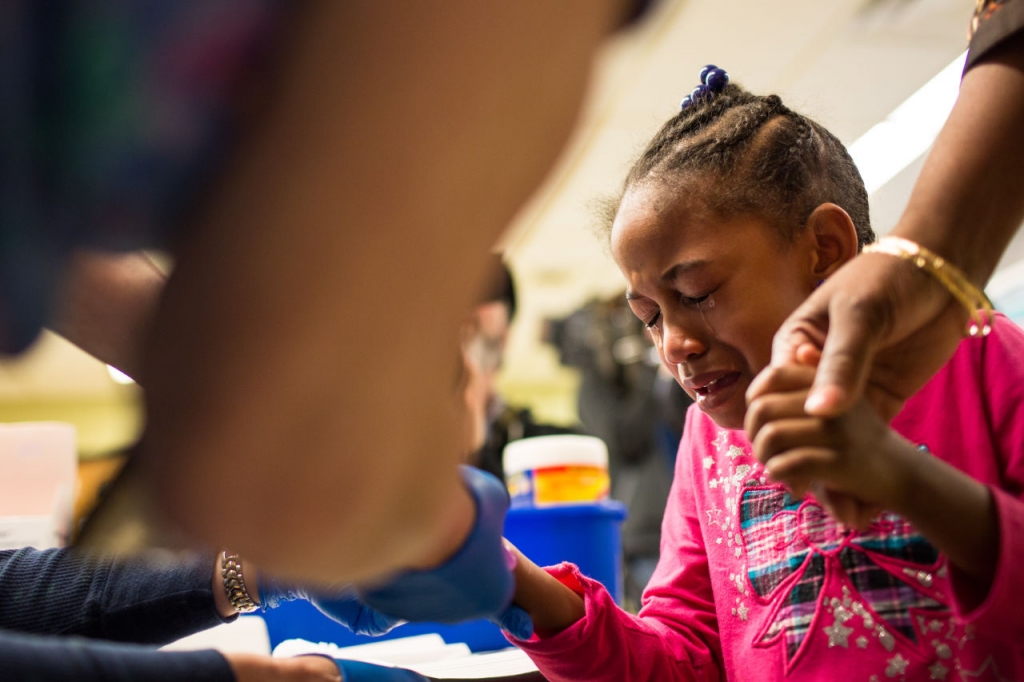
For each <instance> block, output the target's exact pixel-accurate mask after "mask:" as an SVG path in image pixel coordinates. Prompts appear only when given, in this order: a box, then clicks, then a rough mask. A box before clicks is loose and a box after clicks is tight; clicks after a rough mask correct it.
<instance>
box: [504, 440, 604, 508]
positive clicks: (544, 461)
mask: <svg viewBox="0 0 1024 682" xmlns="http://www.w3.org/2000/svg"><path fill="white" fill-rule="evenodd" d="M503 466H504V469H505V480H506V481H508V491H509V495H511V497H512V508H513V509H516V508H519V507H545V506H549V505H561V504H577V503H581V502H600V501H601V500H606V499H608V488H609V479H608V448H607V447H606V446H605V444H604V441H602V440H601V439H600V438H594V437H593V436H576V435H557V436H538V437H536V438H523V439H522V440H515V441H512V442H511V443H509V444H508V445H506V446H505V451H504V454H503Z"/></svg>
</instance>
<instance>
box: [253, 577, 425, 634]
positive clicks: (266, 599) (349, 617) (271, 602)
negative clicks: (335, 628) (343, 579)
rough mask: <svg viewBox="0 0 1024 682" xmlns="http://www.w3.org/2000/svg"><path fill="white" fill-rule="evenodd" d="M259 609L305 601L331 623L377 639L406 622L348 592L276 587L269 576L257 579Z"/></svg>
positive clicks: (277, 585)
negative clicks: (384, 612)
mask: <svg viewBox="0 0 1024 682" xmlns="http://www.w3.org/2000/svg"><path fill="white" fill-rule="evenodd" d="M259 592H260V608H261V609H263V611H267V610H268V609H273V608H276V607H277V606H278V605H279V604H280V603H281V602H286V601H294V600H296V599H305V600H306V601H308V602H309V603H310V604H312V605H313V606H315V607H316V608H317V609H319V610H320V612H321V613H322V614H324V615H325V616H327V617H328V618H330V619H331V620H334V621H337V622H338V623H341V624H342V625H344V626H345V627H347V628H348V629H349V630H351V631H352V632H354V633H356V634H357V635H370V636H371V637H376V636H377V635H383V634H384V633H385V632H389V631H390V630H392V629H394V628H395V627H397V626H399V625H401V624H402V623H404V622H405V621H403V620H400V619H398V618H392V617H391V616H386V615H384V614H383V613H381V612H380V611H377V610H375V609H372V608H370V607H369V606H367V605H366V604H364V603H362V602H361V601H359V597H357V596H356V594H355V591H354V590H352V589H351V588H349V589H346V590H342V591H340V592H337V593H335V594H326V593H323V592H313V591H310V590H307V589H303V588H300V587H295V586H289V585H284V584H281V583H278V582H277V581H276V580H274V579H273V578H271V577H269V576H264V575H262V574H261V575H260V577H259Z"/></svg>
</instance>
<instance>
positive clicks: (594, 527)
mask: <svg viewBox="0 0 1024 682" xmlns="http://www.w3.org/2000/svg"><path fill="white" fill-rule="evenodd" d="M625 518H626V508H625V506H624V505H622V504H621V503H619V502H613V501H607V502H598V503H595V504H578V505H568V506H559V507H544V508H520V509H510V510H509V513H508V517H507V518H506V519H505V537H507V538H508V539H509V541H510V542H511V543H512V544H514V545H515V546H516V547H518V548H519V549H520V551H522V552H523V554H525V555H526V556H528V557H530V559H532V560H533V561H534V562H535V563H537V564H539V565H541V566H548V565H552V564H557V563H559V562H562V561H571V562H572V563H574V564H576V565H577V566H579V567H580V570H581V571H582V572H583V574H584V575H587V576H590V577H592V578H594V579H595V580H598V581H600V582H601V583H602V584H604V586H605V587H607V588H608V591H609V592H610V593H611V594H612V596H613V597H614V598H615V600H616V601H619V600H620V599H621V598H622V539H621V535H620V528H621V525H622V521H623V520H625ZM263 618H264V619H265V620H266V622H267V630H268V632H269V634H270V645H271V646H272V647H275V646H277V645H278V644H279V643H281V642H282V641H284V640H286V639H295V638H301V639H305V640H309V641H311V642H332V643H334V644H337V645H338V646H352V645H355V644H367V643H369V642H374V641H380V640H382V639H395V638H397V637H411V636H413V635H422V634H426V633H438V634H440V635H441V636H442V637H443V638H444V641H446V642H449V643H453V642H465V643H466V644H467V645H469V648H470V649H472V650H473V651H490V650H493V649H502V648H505V647H507V646H508V640H506V639H505V636H504V635H502V634H501V630H499V629H498V627H497V626H496V625H494V624H493V623H490V622H488V621H486V620H476V621H470V622H468V623H461V624H459V625H438V624H436V623H409V624H406V625H402V626H400V627H398V628H395V629H394V630H392V631H391V632H389V633H388V634H386V635H383V636H382V637H366V636H364V635H356V634H353V633H352V632H350V631H349V630H348V629H347V628H345V627H344V626H342V625H339V624H338V623H335V622H334V621H333V620H331V619H330V618H328V617H326V616H324V615H323V614H322V613H320V612H319V611H317V610H316V608H315V607H314V606H312V605H311V604H309V603H307V602H304V601H296V602H288V603H285V604H282V605H281V606H279V607H278V608H276V609H273V610H271V611H268V612H267V613H265V614H263Z"/></svg>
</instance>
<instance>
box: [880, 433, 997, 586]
mask: <svg viewBox="0 0 1024 682" xmlns="http://www.w3.org/2000/svg"><path fill="white" fill-rule="evenodd" d="M893 435H894V437H895V438H897V439H898V441H899V443H898V445H899V448H898V450H897V451H896V453H898V454H894V461H895V462H896V463H897V465H898V471H899V473H898V474H897V480H898V485H897V486H896V488H897V489H898V490H901V491H902V494H901V495H900V497H899V499H898V500H896V501H895V502H894V503H893V504H892V505H889V508H890V509H891V510H892V511H894V512H896V513H897V514H900V515H901V516H903V517H904V518H906V519H907V520H908V521H910V522H911V523H912V524H914V527H915V528H917V530H918V531H919V532H920V533H921V534H922V535H923V536H924V537H925V538H926V539H928V541H929V542H931V543H932V544H933V545H934V546H935V547H936V548H937V549H938V550H939V551H940V552H942V553H943V554H945V555H946V557H947V559H948V560H949V563H950V564H951V565H952V566H953V567H955V568H956V569H958V570H959V572H960V573H961V575H964V576H966V577H969V578H971V579H972V583H973V585H974V586H975V587H976V589H975V590H974V594H973V595H972V596H973V597H975V598H977V599H978V601H979V602H980V600H982V599H984V596H985V595H986V594H987V593H988V589H989V586H990V585H991V584H992V579H993V577H994V575H995V570H996V562H997V560H998V554H999V520H998V518H997V515H996V509H995V503H994V501H993V500H992V494H991V493H990V491H989V489H988V487H987V486H985V485H984V484H983V483H980V482H978V481H976V480H975V479H973V478H971V477H970V476H968V475H967V474H965V473H963V472H962V471H960V470H959V469H956V468H955V467H953V466H951V465H950V464H947V463H946V462H943V461H942V460H940V459H938V458H937V457H935V456H933V455H931V454H929V453H927V452H923V451H920V450H918V449H917V448H914V447H913V446H912V445H910V444H909V443H907V442H906V441H904V440H902V439H901V438H899V437H898V436H895V434H893Z"/></svg>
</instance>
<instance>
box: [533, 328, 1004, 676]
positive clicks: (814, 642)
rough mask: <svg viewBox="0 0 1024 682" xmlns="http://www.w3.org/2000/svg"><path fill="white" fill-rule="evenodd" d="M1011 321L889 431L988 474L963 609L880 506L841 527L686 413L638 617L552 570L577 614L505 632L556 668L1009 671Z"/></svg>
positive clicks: (934, 566)
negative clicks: (861, 526)
mask: <svg viewBox="0 0 1024 682" xmlns="http://www.w3.org/2000/svg"><path fill="white" fill-rule="evenodd" d="M1022 398H1024V331H1022V330H1021V329H1019V328H1018V327H1016V326H1015V325H1013V324H1012V323H1010V322H1009V321H1008V320H1007V319H1006V318H1000V319H999V320H998V321H997V323H996V325H995V328H994V330H993V332H992V334H990V335H989V336H988V337H985V338H984V339H968V340H965V341H964V342H963V343H962V344H961V345H960V348H959V349H958V350H957V352H956V354H955V355H954V356H953V358H952V359H951V360H950V362H949V363H948V364H947V365H946V366H945V367H944V368H943V369H942V370H941V371H940V372H939V373H938V374H937V375H936V376H935V378H933V379H932V380H931V381H930V382H929V383H928V384H927V385H926V386H925V387H924V388H923V389H922V390H921V391H920V393H918V394H917V395H916V396H914V397H913V398H912V399H911V400H910V401H908V402H907V405H906V407H905V408H904V410H903V412H901V413H900V415H899V416H898V417H897V418H896V419H895V420H894V422H893V427H894V428H895V429H896V430H897V431H898V432H899V433H901V434H902V435H903V436H904V437H905V438H907V439H908V440H910V441H911V442H914V443H917V444H919V445H922V446H924V447H927V449H928V450H930V451H931V452H932V453H933V454H934V455H935V456H937V457H940V458H941V459H943V460H945V461H947V462H949V463H950V464H952V465H953V466H955V467H957V468H959V469H960V470H962V471H964V472H966V473H968V474H970V475H971V476H973V477H974V478H976V479H977V480H979V481H982V482H984V483H986V484H988V485H989V486H990V489H991V490H992V493H993V497H994V499H995V504H996V508H997V513H998V517H999V533H1000V536H999V542H1000V550H999V563H998V567H997V571H996V576H995V580H994V582H993V584H992V586H991V589H990V592H989V594H988V596H987V598H986V599H985V601H984V602H983V603H982V604H981V605H980V606H978V607H977V608H975V609H974V610H973V611H971V612H966V611H965V608H964V606H963V605H961V603H960V602H959V600H958V597H957V593H956V590H955V587H956V585H955V583H956V581H955V580H954V579H953V577H954V576H951V572H950V570H949V569H948V567H947V566H946V562H945V559H944V557H942V556H941V555H940V554H938V553H937V552H936V550H935V549H934V548H933V547H932V546H931V545H930V544H929V543H928V542H927V541H926V540H924V538H923V537H921V536H920V535H919V534H918V533H917V532H916V531H915V530H914V528H913V527H912V526H911V525H910V524H909V523H907V522H906V521H904V520H903V519H901V518H900V517H897V516H895V515H893V514H884V515H882V516H880V517H879V518H878V519H877V520H876V522H875V523H874V524H873V526H872V527H871V528H870V529H869V530H867V531H865V532H863V533H860V532H856V531H850V532H844V529H843V528H842V527H841V526H839V525H838V524H837V523H836V522H835V521H833V520H832V518H831V517H829V516H827V515H826V514H824V513H823V511H822V509H821V507H820V506H818V504H817V503H816V502H815V501H814V500H813V499H810V498H808V499H807V500H805V501H802V502H801V501H794V500H791V499H790V498H789V496H788V495H787V494H786V492H785V490H784V489H783V488H781V487H780V486H777V485H772V484H771V483H766V481H765V477H764V475H763V469H762V467H761V466H760V464H758V462H757V461H756V460H755V459H754V458H753V456H752V454H751V450H750V443H749V441H748V440H747V439H746V436H745V434H744V433H743V432H742V431H727V430H723V429H720V428H718V427H717V426H715V424H714V422H712V421H711V419H710V418H708V417H707V416H705V415H704V414H703V413H702V412H700V411H699V410H697V409H696V408H692V409H691V410H690V412H689V413H688V415H687V423H686V429H685V432H684V436H683V441H682V443H681V444H680V449H679V458H678V461H677V465H676V472H675V480H674V482H673V487H672V494H671V497H670V499H669V503H668V507H667V509H666V511H665V518H664V523H663V530H662V545H661V561H660V562H659V564H658V568H657V571H656V572H655V574H654V577H653V578H652V580H651V583H650V585H649V586H648V588H647V590H646V591H645V593H644V598H643V608H642V609H641V611H640V615H639V616H633V615H631V614H628V613H626V612H625V611H622V610H621V609H619V608H618V607H617V606H616V605H615V603H614V602H613V601H612V599H611V597H610V595H609V594H608V593H607V592H606V591H605V589H604V588H603V587H602V586H601V585H600V584H599V583H597V582H595V581H592V580H590V579H588V578H586V577H583V576H581V575H579V573H578V571H577V570H576V568H575V567H574V566H572V565H570V564H563V565H561V566H556V567H552V568H550V569H548V570H549V571H550V572H551V573H552V574H553V575H555V576H556V577H558V578H559V579H560V580H561V581H562V582H563V583H565V584H567V585H569V586H570V587H573V588H574V589H576V590H577V591H578V592H580V593H581V594H583V596H584V599H585V602H586V616H585V618H583V619H582V620H581V621H579V622H578V623H576V624H574V625H573V626H572V627H570V628H568V629H567V630H565V631H563V632H561V633H559V634H557V635H555V636H553V637H549V638H547V639H544V640H538V639H536V638H535V639H534V640H532V641H530V642H517V644H519V645H520V646H522V648H523V649H525V650H526V651H527V652H528V653H529V654H530V656H531V657H532V658H533V659H534V661H535V662H536V663H537V665H538V667H539V668H540V669H541V670H542V671H543V672H544V674H545V675H546V676H547V677H548V679H550V680H552V681H553V682H556V681H560V680H567V681H568V680H609V681H612V680H614V681H616V682H621V681H623V680H630V681H634V680H717V679H722V678H727V679H732V680H744V681H747V680H749V681H757V680H794V681H796V680H826V679H827V680H831V679H837V680H838V679H842V680H863V681H865V682H870V681H874V680H878V681H884V680H962V679H963V680H1024V652H1022V651H1021V644H1022V643H1024V599H1022V595H1021V589H1022V587H1024V571H1022V570H1020V569H1021V566H1022V565H1024V503H1022V500H1021V497H1022V488H1024V400H1022Z"/></svg>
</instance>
